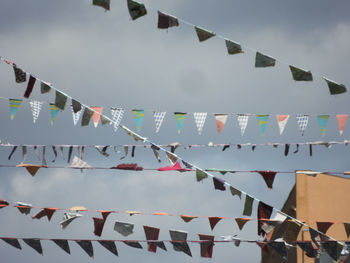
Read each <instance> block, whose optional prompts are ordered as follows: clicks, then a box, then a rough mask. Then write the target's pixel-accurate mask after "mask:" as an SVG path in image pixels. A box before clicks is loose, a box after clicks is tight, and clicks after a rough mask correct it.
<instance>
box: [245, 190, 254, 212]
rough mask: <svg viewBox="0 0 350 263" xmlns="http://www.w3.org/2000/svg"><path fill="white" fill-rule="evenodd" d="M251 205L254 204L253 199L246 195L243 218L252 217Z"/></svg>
mask: <svg viewBox="0 0 350 263" xmlns="http://www.w3.org/2000/svg"><path fill="white" fill-rule="evenodd" d="M253 203H254V198H253V197H251V196H250V195H248V194H246V196H245V202H244V210H243V215H245V216H251V215H252V211H253Z"/></svg>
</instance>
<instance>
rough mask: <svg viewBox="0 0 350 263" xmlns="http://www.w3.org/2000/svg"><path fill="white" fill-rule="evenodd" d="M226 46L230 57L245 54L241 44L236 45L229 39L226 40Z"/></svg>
mask: <svg viewBox="0 0 350 263" xmlns="http://www.w3.org/2000/svg"><path fill="white" fill-rule="evenodd" d="M225 44H226V48H227V53H228V54H229V55H235V54H239V53H244V52H243V51H242V47H241V45H240V44H238V43H235V42H233V41H231V40H229V39H225Z"/></svg>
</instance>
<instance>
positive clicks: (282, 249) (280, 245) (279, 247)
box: [267, 241, 288, 260]
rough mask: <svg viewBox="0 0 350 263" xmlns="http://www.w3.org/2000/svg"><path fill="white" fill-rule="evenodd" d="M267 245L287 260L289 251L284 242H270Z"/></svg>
mask: <svg viewBox="0 0 350 263" xmlns="http://www.w3.org/2000/svg"><path fill="white" fill-rule="evenodd" d="M267 245H268V246H270V247H271V248H273V249H274V250H275V251H276V252H277V253H278V254H280V255H281V256H282V257H283V259H285V260H286V259H287V257H288V256H287V249H286V244H285V243H284V241H269V242H267Z"/></svg>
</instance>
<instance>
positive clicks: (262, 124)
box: [256, 114, 269, 135]
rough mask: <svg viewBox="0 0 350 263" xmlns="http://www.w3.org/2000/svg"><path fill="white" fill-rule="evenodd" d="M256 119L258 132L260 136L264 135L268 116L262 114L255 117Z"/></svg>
mask: <svg viewBox="0 0 350 263" xmlns="http://www.w3.org/2000/svg"><path fill="white" fill-rule="evenodd" d="M256 119H257V120H258V123H259V127H260V132H261V134H262V135H264V134H265V129H266V124H267V121H268V119H269V115H268V114H263V115H256Z"/></svg>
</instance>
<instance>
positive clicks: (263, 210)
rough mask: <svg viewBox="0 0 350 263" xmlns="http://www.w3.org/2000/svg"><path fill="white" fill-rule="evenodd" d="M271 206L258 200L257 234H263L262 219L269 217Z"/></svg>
mask: <svg viewBox="0 0 350 263" xmlns="http://www.w3.org/2000/svg"><path fill="white" fill-rule="evenodd" d="M272 210H273V207H272V206H269V205H268V204H265V203H264V202H261V201H259V205H258V235H259V236H261V235H263V236H264V235H265V234H264V232H263V230H262V229H261V226H262V225H263V224H264V221H263V220H264V219H270V217H271V214H272Z"/></svg>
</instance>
